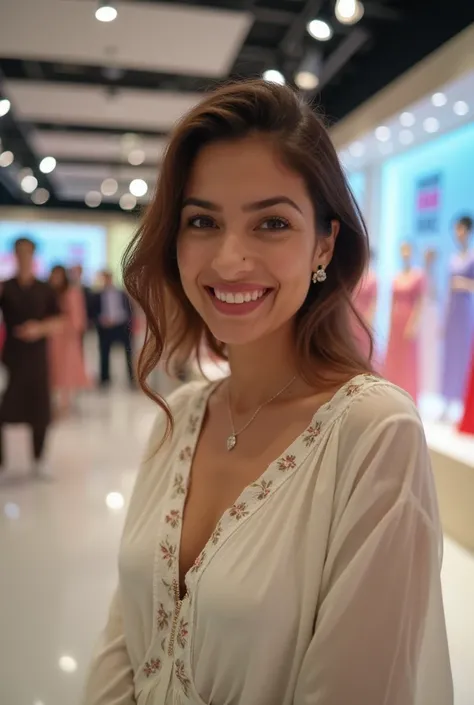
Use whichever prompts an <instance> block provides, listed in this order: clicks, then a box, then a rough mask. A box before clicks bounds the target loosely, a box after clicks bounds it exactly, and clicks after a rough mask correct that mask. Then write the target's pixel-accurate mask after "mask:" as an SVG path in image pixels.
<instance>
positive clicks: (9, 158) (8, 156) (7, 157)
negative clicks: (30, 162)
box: [0, 150, 15, 167]
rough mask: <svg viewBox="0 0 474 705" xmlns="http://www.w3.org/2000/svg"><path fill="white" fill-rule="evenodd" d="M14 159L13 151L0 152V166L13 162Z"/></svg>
mask: <svg viewBox="0 0 474 705" xmlns="http://www.w3.org/2000/svg"><path fill="white" fill-rule="evenodd" d="M14 159H15V157H14V156H13V152H9V151H8V150H7V151H6V152H2V153H1V154H0V166H3V167H7V166H10V164H13V160H14Z"/></svg>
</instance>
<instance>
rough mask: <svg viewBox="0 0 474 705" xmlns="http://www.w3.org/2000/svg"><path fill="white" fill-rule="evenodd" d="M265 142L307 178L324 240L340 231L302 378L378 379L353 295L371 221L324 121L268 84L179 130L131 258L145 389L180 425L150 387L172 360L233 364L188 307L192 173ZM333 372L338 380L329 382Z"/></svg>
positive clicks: (313, 315)
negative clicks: (142, 320)
mask: <svg viewBox="0 0 474 705" xmlns="http://www.w3.org/2000/svg"><path fill="white" fill-rule="evenodd" d="M254 133H257V134H258V133H261V134H262V135H265V136H270V137H271V138H273V140H274V142H275V145H276V147H277V149H278V150H279V154H280V156H281V159H282V160H283V161H284V163H285V164H286V165H287V166H289V167H290V168H292V169H294V170H295V171H297V172H299V173H300V174H301V175H302V176H303V178H304V180H305V183H306V186H307V189H308V192H309V194H310V197H311V199H312V201H313V205H314V212H315V216H316V231H317V233H318V235H323V236H324V235H325V234H326V235H327V234H329V233H330V231H331V221H332V220H334V219H336V220H338V221H339V222H340V232H339V235H338V238H337V241H336V246H335V250H334V255H333V258H332V261H331V263H330V265H329V266H328V268H327V280H326V281H325V282H324V284H321V285H320V284H318V285H314V286H310V288H309V292H308V295H307V298H306V300H305V302H304V304H303V306H302V308H301V309H300V311H299V312H298V313H297V315H296V317H295V341H296V346H297V351H298V355H299V360H300V363H301V371H302V373H303V374H304V375H305V376H306V377H307V378H308V379H312V380H313V381H314V382H319V384H322V385H327V384H328V382H329V375H330V374H333V375H334V377H335V378H337V377H341V376H344V375H348V376H349V375H352V374H358V373H359V372H361V371H366V370H368V369H370V361H369V360H367V359H364V357H363V355H362V353H361V352H359V350H358V348H357V345H356V344H355V342H354V336H353V334H352V332H351V320H350V319H351V316H352V317H353V318H355V319H357V320H358V321H359V324H360V325H361V326H362V327H363V328H364V329H365V331H366V333H367V335H368V336H369V337H370V332H369V330H368V329H367V328H366V326H365V324H364V322H363V321H362V319H361V318H360V316H359V315H358V313H357V312H356V310H355V309H354V307H353V305H352V301H351V295H352V292H353V291H354V289H355V287H356V286H357V284H358V282H359V280H360V278H361V276H362V275H363V273H364V270H365V268H366V265H367V263H368V252H369V248H368V238H367V232H366V228H365V225H364V221H363V218H362V216H361V213H360V211H359V208H358V206H357V204H356V202H355V200H354V197H353V195H352V193H351V190H350V188H349V186H348V183H347V181H346V178H345V175H344V172H343V170H342V168H341V166H340V164H339V160H338V157H337V154H336V152H335V149H334V147H333V145H332V143H331V140H330V138H329V135H328V133H327V131H326V128H325V126H324V124H323V121H322V119H321V118H320V117H319V116H318V115H317V114H316V113H315V112H313V111H312V110H311V108H310V107H309V106H308V105H306V104H305V103H304V102H302V100H301V99H300V98H299V97H298V95H297V94H296V93H294V92H293V91H292V90H291V89H290V88H286V87H282V86H278V85H275V84H272V83H266V82H265V81H262V80H252V81H244V82H239V83H233V84H228V85H225V86H223V87H220V88H218V89H217V90H216V91H215V92H213V93H211V94H209V95H208V96H207V97H206V98H205V99H204V100H203V101H202V102H201V103H200V104H199V105H197V106H196V107H195V108H193V109H192V110H191V111H190V112H189V113H188V114H187V115H185V116H184V118H183V119H182V120H181V121H180V123H179V124H178V125H177V126H176V128H175V130H174V131H173V133H172V135H171V139H170V142H169V145H168V148H167V150H166V154H165V156H164V160H163V163H162V166H161V173H160V175H159V179H158V185H157V189H156V193H155V195H154V198H153V201H152V203H151V205H150V206H149V208H148V210H147V212H146V214H145V216H144V218H143V221H142V223H141V225H140V227H139V229H138V232H137V233H136V235H135V236H134V238H133V240H132V242H131V243H130V245H129V247H128V248H127V250H126V252H125V255H124V259H123V269H124V282H125V286H126V288H127V289H128V291H129V293H130V295H131V296H132V297H133V298H134V299H135V300H136V301H137V302H138V304H139V305H140V306H141V308H142V309H143V311H144V313H145V315H146V320H147V327H146V335H145V342H144V345H143V348H142V351H141V354H140V357H139V361H138V379H139V382H140V385H141V387H142V389H143V390H144V391H145V393H146V394H147V395H148V396H149V397H151V398H152V399H154V400H155V401H156V402H157V403H158V404H159V405H160V406H161V407H162V408H163V409H165V411H166V413H167V415H168V428H167V434H168V433H169V432H170V431H171V430H172V427H173V419H172V416H171V413H170V411H169V409H168V407H167V405H166V403H165V402H164V400H163V399H162V398H161V397H160V396H159V395H157V394H155V393H154V392H153V391H152V390H151V389H150V388H149V386H148V384H147V381H146V380H147V377H148V375H149V374H150V373H151V371H152V370H153V369H154V368H155V367H156V365H157V364H158V362H159V361H160V360H163V358H164V356H165V355H166V364H167V369H173V367H174V366H179V365H181V364H182V363H183V362H184V361H186V360H187V359H189V357H190V356H191V355H192V354H195V355H196V356H197V358H198V361H199V355H200V349H201V343H202V342H203V340H204V341H205V342H206V343H207V346H208V348H210V349H211V351H212V352H213V353H214V354H215V355H216V356H218V357H220V358H222V359H226V350H225V345H224V344H223V343H221V342H219V341H218V340H216V339H215V338H214V336H213V335H212V333H211V331H210V330H209V329H208V328H207V326H206V325H205V323H204V321H203V320H202V319H201V317H200V316H199V314H198V313H197V311H196V310H195V309H194V308H193V306H192V305H191V303H190V301H189V300H188V298H187V297H186V295H185V293H184V290H183V287H182V285H181V280H180V275H179V270H178V263H177V236H178V230H179V223H180V217H181V207H182V202H183V198H184V192H185V188H186V184H187V180H188V177H189V174H190V170H191V168H192V166H193V163H194V160H195V159H196V156H197V154H198V153H199V151H200V149H202V147H203V146H205V145H207V144H209V143H211V142H215V141H218V140H236V139H241V138H243V137H245V136H247V135H249V134H254ZM328 371H329V375H328Z"/></svg>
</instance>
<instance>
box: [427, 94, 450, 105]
mask: <svg viewBox="0 0 474 705" xmlns="http://www.w3.org/2000/svg"><path fill="white" fill-rule="evenodd" d="M431 102H432V104H433V105H434V106H435V108H442V107H443V105H446V103H447V102H448V99H447V98H446V96H445V95H444V93H435V94H434V95H432V96H431Z"/></svg>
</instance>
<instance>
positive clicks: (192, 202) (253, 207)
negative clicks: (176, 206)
mask: <svg viewBox="0 0 474 705" xmlns="http://www.w3.org/2000/svg"><path fill="white" fill-rule="evenodd" d="M280 203H285V204H286V205H288V206H291V207H292V208H294V209H295V210H297V211H298V212H299V213H302V210H301V208H300V207H299V206H298V205H297V204H296V203H295V202H294V201H292V200H291V198H288V196H273V197H272V198H265V199H263V200H262V201H255V202H254V203H247V204H245V205H244V206H242V210H243V211H244V213H248V212H253V211H260V210H263V209H264V208H271V207H272V206H277V205H279V204H280ZM186 206H197V207H198V208H205V209H206V210H208V211H218V212H222V208H221V206H218V205H217V204H216V203H212V201H206V200H204V199H202V198H186V199H185V200H184V201H183V208H186Z"/></svg>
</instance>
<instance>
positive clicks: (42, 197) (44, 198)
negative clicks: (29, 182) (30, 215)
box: [31, 188, 49, 206]
mask: <svg viewBox="0 0 474 705" xmlns="http://www.w3.org/2000/svg"><path fill="white" fill-rule="evenodd" d="M31 200H32V201H33V203H34V204H35V205H36V206H42V205H44V204H45V203H47V202H48V201H49V191H48V189H46V188H38V189H36V191H35V192H34V193H32V194H31Z"/></svg>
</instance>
